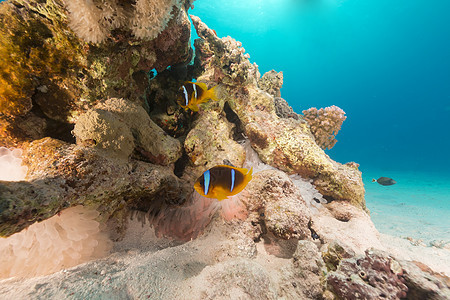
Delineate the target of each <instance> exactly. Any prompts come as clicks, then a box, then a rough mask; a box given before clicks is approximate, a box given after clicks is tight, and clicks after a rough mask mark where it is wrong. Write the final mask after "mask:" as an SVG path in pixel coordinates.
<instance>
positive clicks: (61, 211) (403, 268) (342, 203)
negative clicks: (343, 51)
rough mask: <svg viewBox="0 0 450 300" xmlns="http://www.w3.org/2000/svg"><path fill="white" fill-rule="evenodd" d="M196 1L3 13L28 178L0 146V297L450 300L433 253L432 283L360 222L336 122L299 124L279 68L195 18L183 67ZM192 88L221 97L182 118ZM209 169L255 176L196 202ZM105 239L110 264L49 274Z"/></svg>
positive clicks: (4, 140)
mask: <svg viewBox="0 0 450 300" xmlns="http://www.w3.org/2000/svg"><path fill="white" fill-rule="evenodd" d="M191 3H192V1H190V0H189V1H179V0H158V1H157V0H152V1H150V0H137V1H135V2H133V3H131V2H130V3H128V2H123V1H118V0H105V1H100V0H92V1H75V2H69V1H65V2H63V1H62V0H47V1H32V0H10V1H7V2H5V3H2V4H0V15H1V16H2V17H3V18H4V20H5V23H4V24H2V25H0V39H1V41H2V43H1V44H0V63H1V64H2V70H1V71H0V72H1V74H0V80H1V82H0V83H2V84H4V85H3V87H2V88H0V108H1V111H0V129H2V131H1V133H0V146H6V147H13V146H14V147H17V145H20V148H21V149H23V164H24V165H25V166H26V167H27V168H28V171H27V175H26V176H25V178H24V177H23V176H24V174H23V173H24V172H23V171H24V169H20V168H21V167H20V162H19V160H18V157H17V156H18V154H19V152H18V151H17V150H8V149H6V148H1V147H0V162H6V161H8V163H12V165H14V169H13V171H14V172H16V171H17V172H19V171H21V172H22V174H21V177H16V179H17V180H19V181H0V236H2V237H7V238H1V239H0V254H1V255H0V256H1V257H0V264H1V265H2V266H4V268H2V269H1V271H0V273H1V274H2V275H1V276H5V277H9V276H14V275H17V276H18V277H17V278H8V279H7V280H1V281H0V297H2V298H8V299H20V298H61V299H63V298H64V299H65V298H74V299H81V298H89V297H91V298H92V297H94V298H108V299H113V298H135V299H142V298H152V299H153V298H155V299H221V298H222V299H224V298H236V299H237V298H243V299H244V298H245V299H247V298H249V299H296V298H298V299H337V298H341V299H344V298H346V299H347V298H348V299H352V297H353V298H355V299H356V298H358V299H359V298H364V297H365V298H367V299H369V298H371V299H378V298H379V297H383V296H384V297H386V298H391V299H398V298H399V297H409V298H411V299H414V298H426V297H435V298H437V299H445V298H446V297H447V298H448V282H449V281H448V277H445V275H444V274H446V275H448V269H445V263H439V262H442V261H446V259H445V258H446V257H448V256H449V254H448V253H447V252H448V251H447V250H446V249H432V250H433V251H441V252H439V255H441V258H440V259H441V260H439V261H438V263H436V262H434V263H433V264H431V265H430V266H431V267H432V268H433V269H434V270H435V271H442V272H444V273H443V274H438V273H435V272H433V271H431V270H429V269H427V267H426V266H423V265H420V264H418V263H411V262H406V261H404V260H403V259H409V260H412V258H404V257H405V256H401V255H399V251H400V250H399V249H398V248H395V246H396V244H395V243H394V246H392V245H390V246H388V245H386V243H385V240H382V236H380V234H379V233H378V232H377V230H376V229H375V227H374V225H373V223H372V222H371V220H370V217H369V215H368V214H367V213H366V211H365V210H366V208H365V201H364V187H363V183H362V179H361V172H360V171H359V170H358V164H356V163H354V162H350V163H346V164H340V163H337V162H335V161H333V160H332V159H331V158H330V157H329V156H328V155H326V154H325V152H324V149H325V148H329V147H331V146H332V145H334V143H335V139H334V136H335V135H336V133H337V131H336V130H335V129H333V130H331V129H330V128H337V127H340V126H341V124H342V121H343V120H344V119H345V116H344V114H343V112H342V111H341V110H340V109H338V108H333V107H331V108H327V109H328V110H327V109H323V110H316V111H315V113H313V110H308V113H305V118H304V119H303V117H302V116H300V115H297V114H296V113H295V112H294V111H293V110H292V108H291V107H290V106H289V104H288V103H287V102H286V101H285V100H284V99H282V98H281V94H280V89H281V87H282V84H283V77H282V73H281V72H280V73H277V72H275V71H270V72H268V73H266V74H265V75H263V76H262V77H261V78H260V74H259V72H258V66H257V65H256V64H252V63H250V61H249V55H248V54H245V50H244V48H242V45H241V43H240V42H238V41H236V40H234V39H232V38H231V37H224V38H219V37H218V36H217V35H216V34H215V32H214V31H213V30H211V29H209V28H208V27H207V26H206V24H204V23H202V22H201V20H200V19H199V18H198V17H195V16H192V22H193V25H194V27H195V28H196V30H197V33H198V35H199V37H200V39H197V40H196V41H195V42H194V44H195V46H196V49H195V52H196V56H195V58H194V64H193V65H192V64H190V62H191V60H192V57H193V53H192V52H193V50H192V49H191V47H190V42H189V38H190V23H189V19H188V17H187V13H186V10H187V8H188V6H189V5H191ZM19 35H20V37H19ZM27 49H28V50H27ZM40 56H42V57H40ZM14 57H17V60H15V61H14V60H13V58H14ZM11 62H12V63H11ZM15 62H17V64H16V65H15V64H14V63H15ZM169 66H170V67H169ZM153 69H154V70H153ZM188 80H197V81H198V82H203V83H205V84H206V85H207V86H208V87H210V88H211V87H213V86H216V92H217V96H218V98H219V101H210V102H208V103H205V104H204V105H203V106H202V108H201V109H200V110H199V111H198V112H192V113H191V112H186V111H184V110H183V109H182V108H181V107H179V105H177V103H176V96H177V92H178V89H179V87H180V85H182V83H183V82H184V81H188ZM314 114H315V116H314ZM317 116H319V117H317ZM316 117H317V118H316ZM311 119H314V120H311ZM328 119H330V120H331V121H329V123H328V124H326V123H324V122H325V121H326V120H328ZM305 120H307V121H308V122H309V124H308V123H307V122H305ZM312 121H316V122H317V123H316V124H315V125H314V124H313V123H312ZM333 122H334V123H333ZM339 122H340V123H339ZM330 130H331V131H330ZM72 134H73V135H74V136H72ZM318 134H319V135H323V136H318ZM74 137H75V139H74ZM1 154H6V155H3V156H1ZM217 164H233V165H235V166H236V167H241V166H242V167H245V168H248V169H249V168H253V180H252V181H250V182H249V184H248V185H247V186H246V188H245V189H244V190H243V191H242V192H241V193H239V194H237V195H235V196H233V197H231V198H230V199H227V200H224V201H220V202H219V201H216V200H215V199H209V198H205V197H202V196H200V195H199V194H198V193H197V192H195V191H194V190H193V187H192V185H193V182H194V181H195V180H196V179H197V177H198V176H199V175H200V174H201V173H202V172H204V171H205V170H206V169H209V168H211V167H213V166H215V165H217ZM9 167H11V164H8V168H9ZM11 173H12V172H11ZM2 179H4V178H2ZM79 205H83V207H81V206H79ZM94 209H95V211H94ZM24 229H27V230H24ZM103 229H104V230H105V232H106V231H107V232H108V234H109V235H110V237H111V239H112V240H113V244H112V250H113V253H112V254H111V255H109V256H108V257H106V258H105V259H101V260H96V261H92V262H88V263H86V264H83V265H80V266H77V267H75V268H71V269H68V270H65V271H64V272H56V271H57V270H59V269H61V268H68V267H69V266H74V265H76V264H78V263H81V262H85V261H87V260H89V259H91V258H95V257H97V254H99V255H100V253H99V252H101V255H103V254H105V253H107V251H106V250H107V249H108V247H109V246H111V244H110V243H109V241H108V239H106V238H105V236H104V235H103V233H104V232H103ZM405 242H406V243H409V242H408V241H405ZM95 246H97V248H95ZM371 248H373V249H379V250H383V251H385V250H388V251H389V253H385V252H381V251H379V250H368V249H371ZM97 250H101V251H99V252H98V251H97ZM444 251H447V252H444ZM43 253H45V254H46V255H51V256H50V259H51V261H50V262H46V261H44V260H41V259H40V258H36V256H37V257H41V256H44V255H43ZM446 253H447V254H446ZM446 255H447V256H446ZM69 257H70V259H69ZM411 257H413V256H411ZM2 259H3V260H2ZM414 259H415V260H420V261H422V262H428V261H429V260H427V255H423V256H422V257H421V256H420V255H419V256H414ZM24 264H26V265H27V266H28V267H25V266H24ZM427 264H428V263H427ZM27 268H28V269H27ZM2 272H3V273H2ZM50 272H56V273H55V274H52V275H50V276H43V277H37V278H27V279H21V278H19V277H20V276H24V275H30V276H34V275H36V274H48V273H50ZM61 282H62V283H63V284H61Z"/></svg>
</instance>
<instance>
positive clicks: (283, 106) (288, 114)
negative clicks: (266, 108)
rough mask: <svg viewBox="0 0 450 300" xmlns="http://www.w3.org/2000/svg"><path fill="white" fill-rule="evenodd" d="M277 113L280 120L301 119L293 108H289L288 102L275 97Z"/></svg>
mask: <svg viewBox="0 0 450 300" xmlns="http://www.w3.org/2000/svg"><path fill="white" fill-rule="evenodd" d="M274 101H275V113H276V114H277V116H278V117H280V118H294V119H296V120H298V119H299V116H298V115H297V114H296V113H295V112H294V110H293V109H292V107H290V106H289V104H288V103H287V101H286V100H284V99H283V98H280V97H275V98H274Z"/></svg>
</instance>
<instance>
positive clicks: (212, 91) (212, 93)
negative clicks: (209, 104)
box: [205, 85, 219, 101]
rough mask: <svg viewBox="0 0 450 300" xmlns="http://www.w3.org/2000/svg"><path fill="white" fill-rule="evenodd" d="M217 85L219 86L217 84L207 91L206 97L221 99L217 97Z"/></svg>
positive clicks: (215, 99)
mask: <svg viewBox="0 0 450 300" xmlns="http://www.w3.org/2000/svg"><path fill="white" fill-rule="evenodd" d="M216 87H217V85H216V86H214V87H212V88H210V89H209V90H207V91H206V96H205V98H206V99H211V100H214V101H219V98H217V95H216Z"/></svg>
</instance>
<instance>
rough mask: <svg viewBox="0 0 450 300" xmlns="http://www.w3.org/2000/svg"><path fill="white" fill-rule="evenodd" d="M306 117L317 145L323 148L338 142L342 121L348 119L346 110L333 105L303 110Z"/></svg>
mask: <svg viewBox="0 0 450 300" xmlns="http://www.w3.org/2000/svg"><path fill="white" fill-rule="evenodd" d="M303 115H304V119H305V120H306V122H307V123H308V124H309V127H310V129H311V132H312V134H313V135H314V138H315V140H316V143H317V145H319V146H320V147H321V148H322V149H331V148H333V146H334V145H335V144H336V142H337V140H336V135H337V134H338V132H339V130H341V126H342V123H344V120H345V119H347V117H346V116H345V112H344V111H343V110H342V109H341V108H339V107H337V106H336V105H332V106H329V107H326V108H321V109H319V110H318V109H317V108H315V107H311V108H310V109H307V110H304V111H303Z"/></svg>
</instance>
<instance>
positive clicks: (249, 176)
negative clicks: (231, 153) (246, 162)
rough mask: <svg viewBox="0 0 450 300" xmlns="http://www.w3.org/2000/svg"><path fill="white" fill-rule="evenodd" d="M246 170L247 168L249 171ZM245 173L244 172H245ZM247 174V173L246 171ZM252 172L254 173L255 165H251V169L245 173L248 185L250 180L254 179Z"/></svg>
mask: <svg viewBox="0 0 450 300" xmlns="http://www.w3.org/2000/svg"><path fill="white" fill-rule="evenodd" d="M244 170H246V171H247V169H244ZM243 173H244V172H243ZM244 174H245V173H244ZM252 174H253V167H251V168H250V171H248V172H247V174H245V177H244V183H245V185H247V184H248V183H249V182H250V180H252V178H253V177H252Z"/></svg>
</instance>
